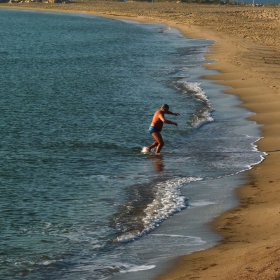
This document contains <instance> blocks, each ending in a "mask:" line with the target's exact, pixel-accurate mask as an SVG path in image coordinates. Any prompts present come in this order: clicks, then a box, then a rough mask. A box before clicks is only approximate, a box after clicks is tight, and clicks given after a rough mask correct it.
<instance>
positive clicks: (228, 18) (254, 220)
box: [0, 1, 280, 280]
mask: <svg viewBox="0 0 280 280" xmlns="http://www.w3.org/2000/svg"><path fill="white" fill-rule="evenodd" d="M103 3H104V4H102V2H100V1H99V2H92V4H41V3H38V4H0V8H8V9H23V10H32V9H33V10H36V11H46V12H70V13H87V14H91V15H96V16H104V17H108V18H113V19H126V20H135V21H139V22H142V23H148V22H152V23H160V24H166V25H168V26H170V27H174V28H177V29H178V30H180V31H181V32H182V34H183V35H185V36H187V37H189V38H197V39H211V40H215V41H216V43H215V44H213V45H212V46H211V47H210V52H209V53H208V54H207V56H206V58H207V59H215V60H217V62H215V63H212V64H207V65H204V67H205V68H207V69H213V70H218V71H220V73H219V74H214V75H207V76H205V78H207V79H211V80H215V81H216V82H217V83H218V84H222V85H226V86H230V87H231V88H230V89H227V90H226V91H225V92H226V93H230V94H235V95H237V96H238V97H239V99H240V100H241V101H242V102H244V103H243V104H242V105H241V106H243V107H245V108H247V109H249V110H250V111H252V112H254V113H256V115H254V116H252V117H250V118H249V119H251V120H253V121H256V122H257V123H259V124H261V125H263V126H262V127H261V131H262V137H263V138H262V139H261V140H260V141H258V142H257V143H256V145H257V147H258V149H259V150H260V151H263V152H267V156H266V158H265V160H264V161H263V162H262V163H261V164H258V165H255V166H253V168H252V169H251V170H249V171H246V173H245V177H246V178H247V180H248V184H246V185H245V186H243V187H241V188H238V190H237V195H238V198H239V201H240V204H239V206H237V207H236V208H234V209H231V210H229V211H227V212H226V213H224V214H223V215H221V216H220V217H218V218H216V219H215V220H214V221H213V224H212V228H213V230H215V231H216V232H218V233H219V234H221V235H222V236H223V240H222V241H221V242H220V243H219V244H218V245H216V246H214V247H213V248H210V249H207V250H204V251H200V252H195V253H192V254H190V255H186V256H182V257H179V258H177V259H176V260H175V262H174V263H175V266H174V268H172V269H171V270H169V271H167V272H166V273H164V274H163V275H161V276H159V277H158V278H157V279H192V278H197V279H219V280H220V279H277V277H279V276H280V268H279V267H278V266H279V265H278V263H279V257H278V250H279V249H280V241H279V238H278V232H279V227H280V223H279V222H278V220H279V217H280V213H279V212H280V209H279V206H278V203H279V199H278V197H277V194H278V193H279V192H280V175H279V170H280V169H279V167H280V160H279V159H280V141H279V138H280V122H279V120H280V110H279V109H280V81H279V80H280V79H279V73H280V43H279V42H280V39H278V38H276V37H277V36H278V34H279V33H277V32H279V30H280V29H279V28H280V27H278V29H277V24H278V25H280V24H279V23H280V21H279V19H274V18H272V19H269V18H264V19H265V20H264V21H263V25H264V30H267V26H269V23H270V21H271V29H269V31H268V35H265V34H264V35H263V36H264V37H263V39H262V36H261V35H262V33H261V31H262V29H261V28H260V25H257V26H255V28H259V30H253V29H254V25H255V24H256V22H255V21H254V20H253V19H254V17H256V19H257V22H258V21H259V20H260V18H259V17H258V15H259V14H263V9H262V10H261V9H260V8H253V7H240V9H239V7H226V8H225V9H223V7H224V6H203V5H189V4H182V5H181V4H176V3H171V4H170V3H162V4H161V3H157V4H156V5H154V4H151V3H141V5H139V3H135V6H132V3H119V2H117V3H112V2H103ZM95 4H96V5H95ZM102 5H103V6H102ZM183 5H184V6H183ZM104 6H105V7H104ZM144 7H146V8H147V7H148V8H151V9H149V10H148V9H147V10H145V9H144ZM182 7H184V9H183V8H182ZM70 8H71V9H70ZM172 9H173V10H174V11H173V10H172ZM222 9H223V10H222ZM264 9H266V8H264ZM178 10H180V13H181V14H180V13H179V12H178ZM268 10H269V9H268ZM163 11H165V12H166V13H164V12H163ZM170 11H173V12H174V13H173V14H171V15H170V16H168V14H169V13H170ZM240 11H241V13H236V12H240ZM261 12H262V13H261ZM276 12H278V13H279V18H280V9H277V8H276ZM157 13H158V14H157ZM249 13H252V15H251V16H248V14H249ZM240 14H241V15H244V14H246V17H244V21H245V20H248V18H250V19H251V21H249V22H247V21H245V22H246V27H247V29H245V30H243V29H242V28H240V29H239V26H237V23H238V24H240V25H242V22H240V21H238V20H239V19H240V18H239V17H240ZM267 14H268V15H270V17H272V16H271V13H269V12H267ZM189 15H190V16H189ZM232 15H234V16H235V17H236V20H235V22H232ZM196 16H197V17H196ZM209 19H213V21H212V23H211V24H210V25H209ZM217 19H218V21H217ZM220 20H221V22H222V23H226V22H228V26H224V28H223V29H222V28H221V26H217V25H218V23H219V22H220ZM260 21H261V22H262V20H260ZM275 22H276V25H275ZM215 24H216V25H215ZM267 24H268V25H267ZM205 26H207V27H205ZM234 26H235V28H234ZM241 29H242V30H241ZM274 29H275V30H274ZM248 30H249V31H250V32H249V33H248ZM272 31H275V32H276V33H275V36H274V37H275V39H273V38H271V40H270V38H269V37H270V36H271V32H272ZM244 32H245V33H244ZM254 32H255V33H254ZM258 32H259V33H258ZM244 34H245V35H246V34H247V35H246V36H245V35H244ZM265 36H268V37H265ZM278 37H279V36H278ZM277 40H278V41H277ZM261 42H265V44H266V45H264V44H261Z"/></svg>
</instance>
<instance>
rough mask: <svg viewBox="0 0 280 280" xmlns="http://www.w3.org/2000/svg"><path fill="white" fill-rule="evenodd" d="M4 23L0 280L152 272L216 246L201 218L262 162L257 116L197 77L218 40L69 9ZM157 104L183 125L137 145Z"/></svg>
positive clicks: (0, 32) (19, 14)
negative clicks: (158, 148)
mask: <svg viewBox="0 0 280 280" xmlns="http://www.w3.org/2000/svg"><path fill="white" fill-rule="evenodd" d="M0 24H1V27H3V28H1V29H0V38H1V43H0V76H1V79H0V106H1V110H0V126H1V142H0V147H1V149H0V153H1V157H0V167H1V168H0V182H1V184H0V188H1V189H0V190H1V198H0V211H1V216H0V219H1V228H0V265H1V270H0V278H1V279H7V280H8V279H11V280H12V279H13V280H14V279H52V280H54V279H60V280H61V279H67V280H70V279H75V280H76V279H132V277H133V279H152V277H154V275H156V274H157V273H159V272H160V271H162V267H163V263H165V262H168V261H169V260H170V259H172V258H173V257H175V256H178V255H180V254H187V253H190V252H192V251H195V250H201V249H203V248H207V247H209V246H211V245H213V244H214V243H215V242H216V241H217V240H218V238H219V237H217V236H215V235H213V234H212V233H211V232H210V231H209V230H208V228H207V226H206V223H207V222H209V221H211V219H213V217H214V216H215V215H217V214H219V213H220V212H221V211H223V210H225V209H227V207H230V205H231V203H234V202H233V200H232V199H231V197H232V193H231V190H232V189H233V188H234V187H235V186H236V184H238V183H240V180H241V179H242V175H241V174H242V171H244V170H247V169H249V168H250V167H251V166H252V165H253V164H256V163H258V162H260V161H261V160H262V154H261V153H259V152H258V151H257V150H256V148H255V146H254V143H255V142H256V141H257V140H258V137H259V130H258V126H257V125H256V124H255V123H253V122H249V121H247V120H245V119H246V117H248V116H250V115H251V113H250V112H248V111H246V110H244V109H242V108H239V107H237V105H238V104H239V103H240V102H239V101H238V100H237V98H236V97H234V96H231V95H225V94H223V93H222V90H223V89H224V88H223V87H221V86H218V85H215V84H213V83H212V82H211V81H208V80H204V79H202V78H201V75H203V74H206V73H208V74H209V73H210V72H209V71H206V70H205V69H204V68H202V67H201V65H202V64H204V63H210V61H205V59H204V55H205V54H206V53H207V51H208V49H207V48H208V46H210V45H211V44H212V43H213V42H212V41H209V40H193V39H187V38H185V37H183V36H182V35H181V34H180V33H179V32H178V31H177V30H174V29H170V28H168V27H166V26H164V25H152V24H148V25H143V24H142V25H141V24H138V23H132V22H129V21H114V20H109V19H104V18H100V17H91V16H86V15H77V14H75V15H74V14H73V15H72V14H67V15H66V14H51V13H37V12H28V11H9V10H0ZM163 103H168V104H169V105H170V109H171V110H172V111H173V112H179V113H180V116H179V117H174V116H168V117H169V119H171V120H173V121H176V122H178V124H179V126H178V127H175V126H168V125H166V126H165V127H164V129H163V137H164V140H165V143H166V145H165V147H164V148H163V150H162V154H161V155H160V156H154V155H143V154H141V149H142V147H143V146H148V145H150V144H151V143H152V141H153V139H152V138H151V136H150V135H149V134H148V127H149V125H150V122H151V118H152V115H153V113H154V111H155V110H156V109H158V108H159V107H160V106H161V105H162V104H163ZM236 174H239V175H236ZM171 231H172V233H171ZM159 268H161V270H159Z"/></svg>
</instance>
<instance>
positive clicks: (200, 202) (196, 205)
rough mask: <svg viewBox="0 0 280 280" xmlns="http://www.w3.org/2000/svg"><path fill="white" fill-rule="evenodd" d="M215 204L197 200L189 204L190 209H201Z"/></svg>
mask: <svg viewBox="0 0 280 280" xmlns="http://www.w3.org/2000/svg"><path fill="white" fill-rule="evenodd" d="M214 204H216V203H215V202H212V201H207V200H197V201H193V202H191V203H190V207H202V206H208V205H214Z"/></svg>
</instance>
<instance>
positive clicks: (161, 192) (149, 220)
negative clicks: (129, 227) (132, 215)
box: [117, 177, 201, 242]
mask: <svg viewBox="0 0 280 280" xmlns="http://www.w3.org/2000/svg"><path fill="white" fill-rule="evenodd" d="M199 180H201V178H192V177H185V178H178V177H176V178H174V179H170V180H167V181H164V182H159V183H157V184H156V186H155V190H156V193H155V198H154V200H153V201H152V202H151V203H150V204H148V205H147V207H146V209H145V210H144V213H145V216H144V218H142V223H143V227H144V228H143V230H142V231H139V232H129V233H125V234H123V235H121V236H119V237H118V238H117V241H119V242H127V241H130V240H134V239H135V238H138V237H141V236H143V235H144V234H147V233H149V232H151V231H153V230H154V229H156V228H157V227H158V226H159V224H160V223H161V222H162V221H164V220H166V219H167V218H168V217H170V216H172V215H173V214H175V213H177V212H180V211H181V210H182V209H184V208H186V202H185V201H186V198H185V197H184V196H182V195H181V187H182V186H183V185H184V184H187V183H190V182H192V181H199Z"/></svg>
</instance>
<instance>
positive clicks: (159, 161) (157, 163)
mask: <svg viewBox="0 0 280 280" xmlns="http://www.w3.org/2000/svg"><path fill="white" fill-rule="evenodd" d="M152 161H153V164H154V167H155V171H156V172H158V173H159V172H162V171H163V170H164V161H163V156H162V155H156V156H152Z"/></svg>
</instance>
